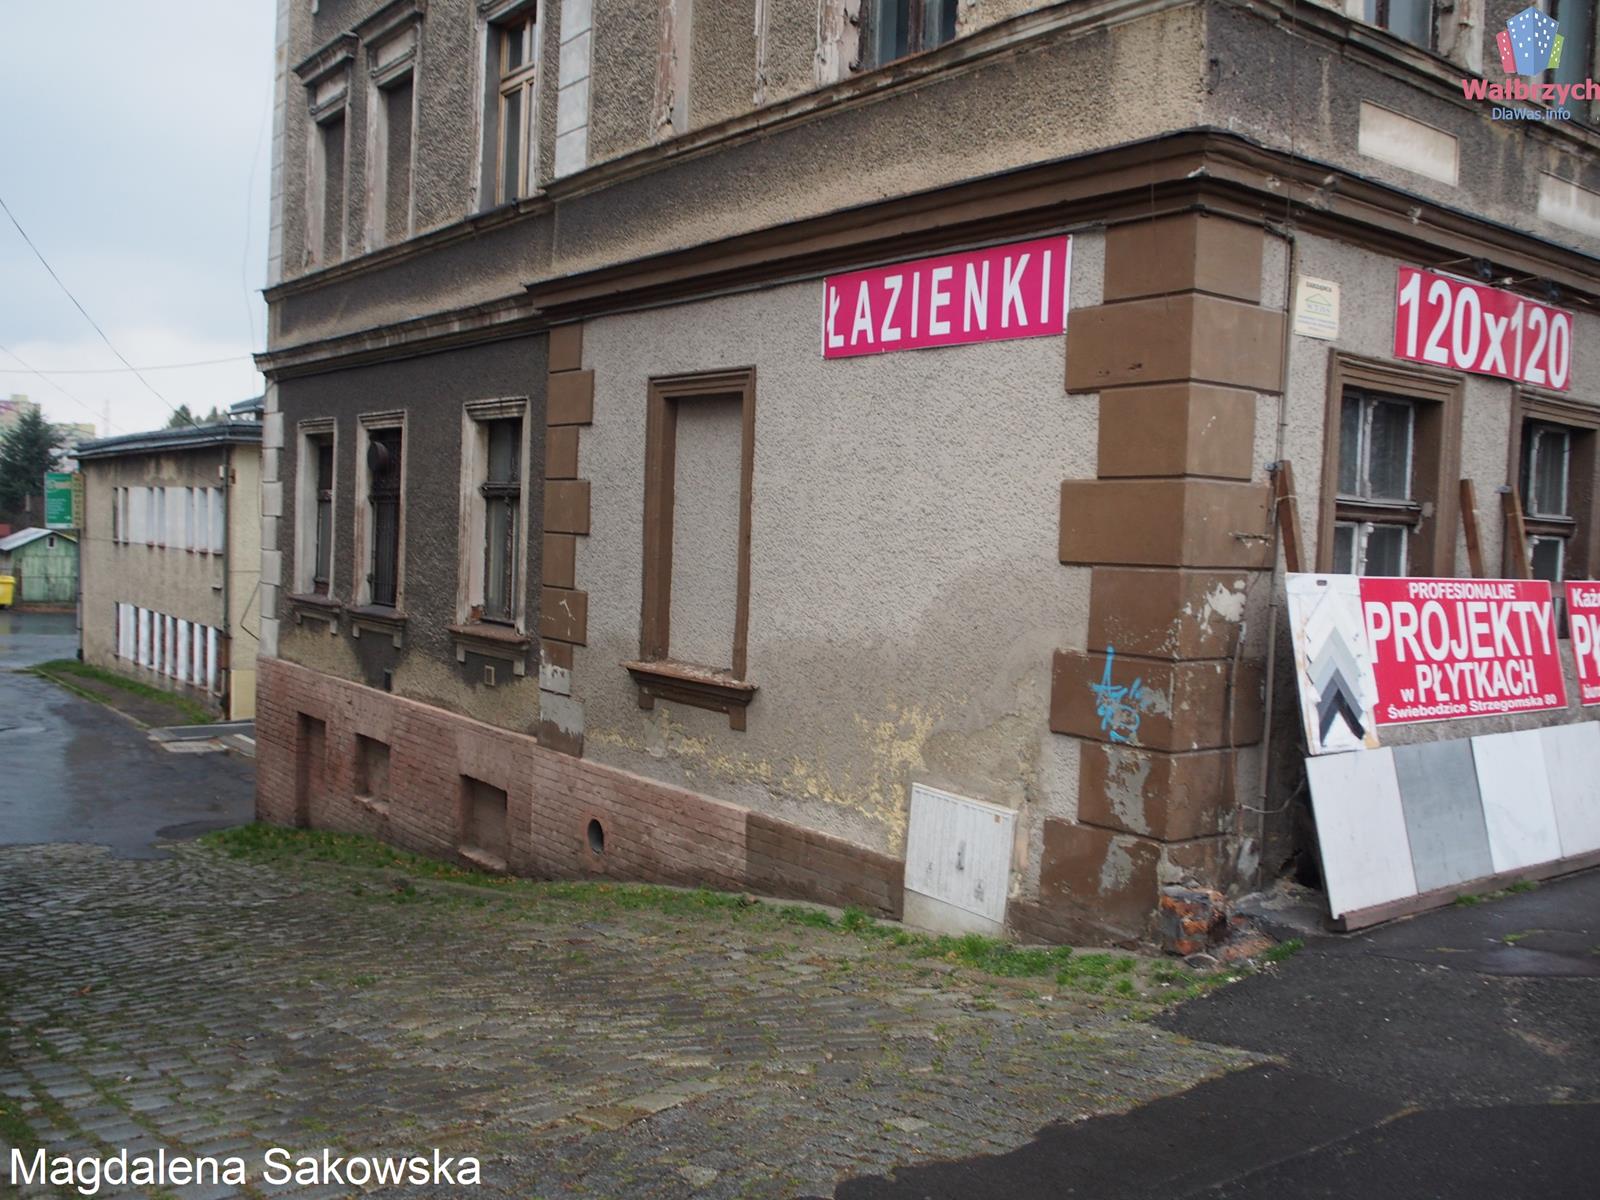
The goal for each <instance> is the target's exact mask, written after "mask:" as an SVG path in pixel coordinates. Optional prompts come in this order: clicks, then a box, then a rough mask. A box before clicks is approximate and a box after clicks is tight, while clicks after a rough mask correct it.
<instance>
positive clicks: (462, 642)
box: [448, 621, 533, 678]
mask: <svg viewBox="0 0 1600 1200" xmlns="http://www.w3.org/2000/svg"><path fill="white" fill-rule="evenodd" d="M448 632H449V634H450V638H451V640H452V641H454V642H455V644H456V661H457V662H466V661H467V652H468V651H471V652H472V653H474V654H481V655H483V656H484V657H485V658H497V659H500V660H501V661H503V662H509V663H510V664H511V670H512V673H513V674H515V675H516V676H517V677H518V678H521V677H522V676H524V675H526V674H527V673H528V651H529V649H530V648H531V647H532V646H533V639H532V638H531V637H529V636H528V635H527V634H525V633H518V632H517V631H516V630H515V629H513V628H512V627H511V626H509V625H495V624H492V623H490V622H487V621H481V622H480V621H473V622H471V623H469V624H466V625H452V626H450V628H449V630H448Z"/></svg>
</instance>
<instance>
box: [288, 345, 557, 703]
mask: <svg viewBox="0 0 1600 1200" xmlns="http://www.w3.org/2000/svg"><path fill="white" fill-rule="evenodd" d="M545 346H546V339H545V338H544V337H543V336H539V337H532V338H519V339H515V340H509V341H504V342H497V343H493V344H490V345H487V346H480V347H476V348H473V349H469V350H458V351H452V352H449V353H444V354H435V355H430V356H428V357H425V358H417V359H408V360H403V361H400V362H395V363H386V364H383V365H381V366H374V367H367V368H362V369H360V370H352V371H344V372H340V373H338V374H333V375H325V376H319V377H315V378H309V379H296V380H288V381H286V382H284V383H283V384H282V385H281V386H280V388H279V403H280V406H281V411H282V413H283V422H284V452H283V455H282V459H281V461H280V474H281V478H282V480H283V518H282V520H281V521H280V522H279V529H280V538H279V543H280V544H279V549H280V550H281V551H282V552H283V561H284V577H285V580H286V581H288V580H292V579H293V567H292V564H293V562H294V538H295V530H296V527H297V521H296V517H295V508H296V495H295V493H296V475H297V472H298V470H299V461H298V459H299V433H298V429H297V426H298V423H299V422H301V421H303V420H306V419H310V418H321V417H333V418H334V419H335V421H336V423H337V462H336V465H335V474H336V481H335V513H334V526H335V546H334V555H335V557H334V592H335V596H336V598H337V599H338V600H340V601H342V602H343V603H345V604H351V603H353V602H354V600H353V597H354V587H355V581H356V580H357V578H358V577H359V576H362V575H364V574H365V572H366V569H367V568H366V564H365V563H362V562H357V560H356V549H357V548H356V545H355V542H356V538H355V528H356V507H357V505H358V504H361V505H364V504H365V502H366V501H365V498H364V497H358V496H356V494H355V492H356V484H355V481H356V447H357V444H358V441H359V439H358V437H357V428H358V424H357V422H358V418H359V415H360V414H362V413H367V412H383V411H389V410H393V409H397V408H405V409H407V410H408V421H407V426H406V442H405V449H404V450H403V455H404V458H405V464H406V465H405V493H404V496H403V501H402V502H403V505H404V507H405V511H406V522H405V529H404V544H403V547H402V554H403V556H404V563H405V565H404V573H405V584H404V589H405V590H404V595H403V597H402V600H401V603H402V607H403V609H404V611H405V614H406V617H407V625H406V630H405V635H404V645H403V646H402V647H401V648H400V649H398V650H397V649H395V648H394V647H393V646H392V644H391V643H390V641H389V640H387V639H385V638H383V637H381V636H375V635H373V634H371V633H366V632H364V633H363V635H362V636H361V637H359V638H356V637H352V636H351V635H350V633H349V631H348V626H347V623H342V626H343V627H342V629H341V632H340V633H339V634H338V635H336V636H335V635H330V634H329V633H328V632H327V625H326V623H324V622H322V621H313V620H305V621H304V622H301V623H296V621H295V620H294V617H293V614H292V613H291V612H289V611H288V610H287V609H286V608H285V607H284V605H283V604H282V603H281V602H280V608H279V613H280V617H281V618H282V620H281V623H280V627H279V653H280V655H281V656H282V657H283V658H286V659H289V660H290V661H292V662H298V663H301V664H302V665H304V666H308V667H313V668H315V669H317V670H320V671H326V672H328V673H330V674H333V675H338V676H340V677H341V678H344V679H349V680H353V681H355V682H358V683H365V684H367V685H368V686H373V687H381V686H382V676H383V672H384V671H385V670H388V671H392V672H393V679H392V682H393V690H394V691H395V693H396V694H398V695H402V696H407V697H409V698H411V699H413V700H420V701H422V702H424V703H427V704H434V705H438V706H439V707H442V708H448V709H451V710H453V711H455V712H459V713H463V714H465V715H467V716H471V717H475V718H477V719H478V720H481V721H487V722H489V723H490V724H494V725H499V726H502V727H503V728H507V729H514V730H517V731H519V732H523V733H528V732H532V731H533V730H534V729H535V728H536V727H537V723H538V717H539V698H538V660H537V654H536V653H535V654H534V655H533V656H532V658H531V660H530V665H529V669H528V673H527V675H526V676H525V677H522V678H512V677H510V675H511V673H510V670H509V668H503V669H500V670H498V671H497V683H496V686H493V687H489V686H486V685H485V684H484V682H483V665H484V660H482V659H480V658H478V657H477V656H476V655H468V660H467V662H466V663H465V664H461V663H458V661H457V659H456V650H455V643H454V642H453V641H452V640H451V637H450V634H449V633H448V629H449V627H450V626H451V625H453V624H454V623H455V621H456V578H457V572H458V570H459V564H460V555H459V546H458V514H459V512H460V507H461V419H462V406H463V405H464V404H465V403H466V402H468V401H471V400H486V399H494V398H503V397H512V396H525V397H527V399H528V410H527V412H528V420H529V421H530V422H531V423H532V437H531V441H530V448H529V453H528V462H529V463H530V464H532V465H533V467H534V469H533V470H532V472H531V474H532V475H533V478H531V479H528V480H525V481H524V484H523V486H524V488H525V489H527V491H528V497H529V501H528V502H529V512H530V514H531V516H530V520H529V522H528V524H529V526H531V529H525V530H524V534H525V537H526V540H525V543H524V553H525V555H526V561H527V576H528V583H527V601H526V602H527V606H528V607H527V611H528V614H529V620H530V622H531V621H534V620H536V615H537V613H538V611H539V599H538V597H539V571H540V559H541V550H542V546H543V541H542V539H541V538H540V537H539V536H537V534H538V533H539V531H540V528H541V522H540V519H539V514H540V513H541V512H542V511H543V507H542V506H543V480H542V471H541V469H540V468H541V467H542V464H543V463H544V419H545V408H544V393H545V376H546V357H545ZM473 549H474V552H476V553H481V548H476V547H475V548H473Z"/></svg>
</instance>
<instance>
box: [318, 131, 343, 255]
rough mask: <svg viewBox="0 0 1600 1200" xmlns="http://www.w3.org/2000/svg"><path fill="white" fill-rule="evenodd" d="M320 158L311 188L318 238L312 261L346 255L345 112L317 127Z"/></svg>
mask: <svg viewBox="0 0 1600 1200" xmlns="http://www.w3.org/2000/svg"><path fill="white" fill-rule="evenodd" d="M315 140H316V149H317V159H316V166H315V168H314V174H313V184H312V188H311V193H312V197H313V200H312V203H313V204H314V206H315V210H316V212H315V216H316V220H315V222H314V223H313V225H312V228H313V229H314V230H315V231H316V233H315V235H314V236H315V237H316V238H317V241H316V243H315V245H314V246H313V247H312V261H314V262H320V263H335V262H338V261H339V260H340V259H341V258H343V257H344V113H343V112H339V113H336V114H334V115H333V116H331V117H329V118H328V119H327V120H325V121H322V122H319V123H318V125H317V127H316V135H315Z"/></svg>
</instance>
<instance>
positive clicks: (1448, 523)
mask: <svg viewBox="0 0 1600 1200" xmlns="http://www.w3.org/2000/svg"><path fill="white" fill-rule="evenodd" d="M1461 393H1462V383H1461V380H1460V379H1459V378H1454V377H1450V376H1446V375H1444V374H1443V373H1434V372H1431V371H1420V370H1411V369H1408V368H1400V367H1396V366H1395V365H1394V364H1392V363H1380V362H1371V361H1368V360H1365V359H1358V358H1355V357H1353V356H1350V355H1343V354H1336V355H1334V356H1333V360H1332V378H1331V379H1330V382H1329V393H1328V396H1329V410H1328V426H1327V428H1328V437H1327V445H1326V448H1325V451H1324V455H1323V497H1322V514H1321V536H1320V539H1319V553H1318V569H1319V570H1323V571H1333V572H1337V573H1340V574H1350V575H1452V574H1454V573H1455V546H1456V534H1457V530H1456V521H1457V497H1458V495H1459V491H1460V482H1459V480H1458V478H1457V474H1458V471H1459V468H1458V465H1457V464H1458V462H1459V457H1458V456H1459V444H1460V411H1461Z"/></svg>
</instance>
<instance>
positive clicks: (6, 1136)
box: [0, 1098, 44, 1150]
mask: <svg viewBox="0 0 1600 1200" xmlns="http://www.w3.org/2000/svg"><path fill="white" fill-rule="evenodd" d="M0 1141H3V1142H5V1144H6V1145H8V1146H12V1147H14V1148H15V1149H18V1150H35V1149H37V1148H38V1147H40V1146H42V1145H44V1143H43V1142H42V1141H41V1140H40V1139H39V1135H38V1134H36V1133H34V1131H33V1126H32V1125H29V1124H28V1121H27V1118H25V1117H24V1116H23V1115H22V1102H21V1101H20V1100H12V1099H10V1098H0Z"/></svg>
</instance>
